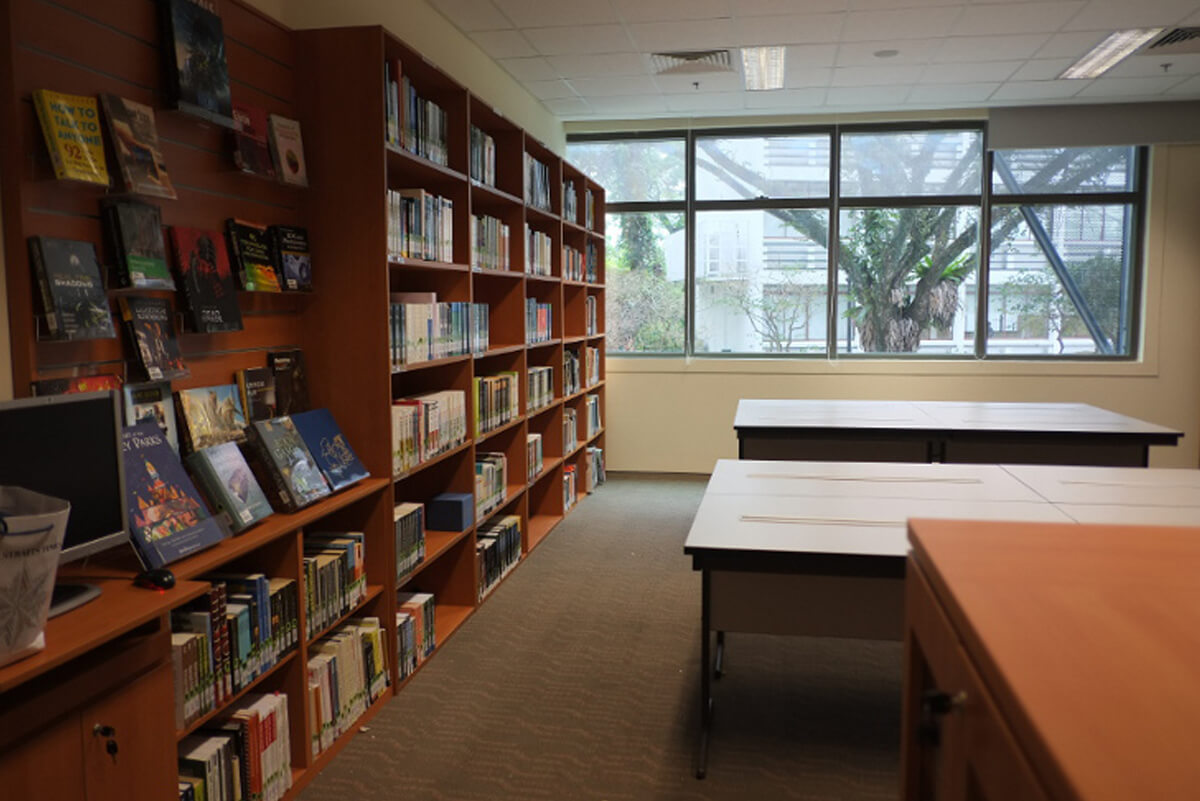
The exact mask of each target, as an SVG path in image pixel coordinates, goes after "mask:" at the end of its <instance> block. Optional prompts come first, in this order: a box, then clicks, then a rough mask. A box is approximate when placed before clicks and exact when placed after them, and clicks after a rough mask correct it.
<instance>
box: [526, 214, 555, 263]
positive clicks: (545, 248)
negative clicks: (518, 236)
mask: <svg viewBox="0 0 1200 801" xmlns="http://www.w3.org/2000/svg"><path fill="white" fill-rule="evenodd" d="M553 248H554V242H553V240H552V239H551V238H550V235H549V234H544V233H542V232H541V231H538V230H536V229H534V228H530V227H529V223H525V272H526V273H528V274H529V275H550V274H551V272H552V271H553V267H554V265H553Z"/></svg>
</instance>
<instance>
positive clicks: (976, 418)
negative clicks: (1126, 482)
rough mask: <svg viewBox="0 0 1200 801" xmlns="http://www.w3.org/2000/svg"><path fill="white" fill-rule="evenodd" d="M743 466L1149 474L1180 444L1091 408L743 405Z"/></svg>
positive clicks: (739, 425) (1167, 431)
mask: <svg viewBox="0 0 1200 801" xmlns="http://www.w3.org/2000/svg"><path fill="white" fill-rule="evenodd" d="M733 427H734V429H735V430H736V431H737V437H738V457H739V458H742V459H804V460H809V459H811V460H817V461H820V460H836V461H862V462H955V463H976V464H1069V465H1109V466H1126V467H1145V466H1147V465H1148V464H1149V460H1150V446H1152V445H1176V444H1177V443H1178V442H1179V438H1180V437H1182V436H1183V433H1182V432H1181V431H1177V430H1174V429H1171V428H1167V427H1165V426H1160V425H1155V424H1154V423H1147V422H1145V421H1143V420H1138V419H1136V418H1133V417H1126V416H1125V415H1121V414H1117V413H1115V412H1110V411H1108V410H1107V409H1101V408H1098V407H1096V406H1089V405H1088V404H1086V403H969V402H958V401H858V400H793V399H785V400H753V399H742V400H740V401H738V408H737V415H736V416H735V417H734V422H733Z"/></svg>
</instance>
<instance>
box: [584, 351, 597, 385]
mask: <svg viewBox="0 0 1200 801" xmlns="http://www.w3.org/2000/svg"><path fill="white" fill-rule="evenodd" d="M585 353H586V354H587V385H588V386H589V387H594V386H596V385H597V384H599V383H600V349H599V348H593V347H590V346H589V347H587V348H586V350H585Z"/></svg>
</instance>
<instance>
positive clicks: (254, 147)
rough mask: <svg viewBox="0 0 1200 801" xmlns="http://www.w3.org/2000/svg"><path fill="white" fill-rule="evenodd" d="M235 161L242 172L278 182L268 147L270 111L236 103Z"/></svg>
mask: <svg viewBox="0 0 1200 801" xmlns="http://www.w3.org/2000/svg"><path fill="white" fill-rule="evenodd" d="M233 162H234V164H236V165H237V168H238V169H239V170H241V171H242V172H245V173H249V174H251V175H259V176H262V177H263V178H270V179H271V180H275V177H276V175H275V164H274V163H273V162H272V161H271V146H270V145H269V144H267V111H266V109H264V108H260V107H258V106H250V105H247V104H245V103H238V102H236V101H235V102H234V104H233Z"/></svg>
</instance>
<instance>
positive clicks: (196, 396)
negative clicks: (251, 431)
mask: <svg viewBox="0 0 1200 801" xmlns="http://www.w3.org/2000/svg"><path fill="white" fill-rule="evenodd" d="M177 397H178V398H179V416H180V418H181V419H182V425H181V426H180V429H181V430H182V431H183V435H184V436H183V441H184V443H185V444H186V450H188V451H198V450H200V449H201V448H207V447H210V446H212V445H220V444H221V443H223V442H240V441H241V440H244V439H245V438H246V415H245V414H244V413H243V412H242V399H241V397H239V396H238V391H237V387H236V386H235V385H233V384H222V385H219V386H214V387H196V388H194V389H181V390H179V392H178V394H177Z"/></svg>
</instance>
